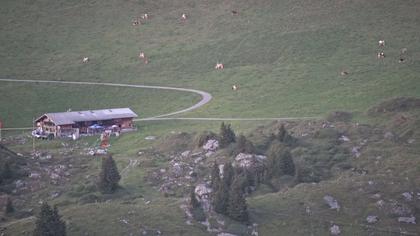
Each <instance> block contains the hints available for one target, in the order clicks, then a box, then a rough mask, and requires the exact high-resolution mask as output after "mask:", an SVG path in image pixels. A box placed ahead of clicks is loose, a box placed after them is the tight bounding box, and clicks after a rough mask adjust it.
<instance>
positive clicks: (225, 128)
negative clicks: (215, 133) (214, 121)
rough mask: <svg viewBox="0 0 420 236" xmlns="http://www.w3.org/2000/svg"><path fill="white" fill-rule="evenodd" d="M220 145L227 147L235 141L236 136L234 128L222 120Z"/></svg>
mask: <svg viewBox="0 0 420 236" xmlns="http://www.w3.org/2000/svg"><path fill="white" fill-rule="evenodd" d="M219 136H220V137H219V139H220V140H219V145H220V147H221V148H225V147H227V146H228V145H229V144H231V143H234V142H235V139H236V136H235V133H234V132H233V130H232V128H231V127H230V124H229V125H225V123H224V122H222V124H221V126H220V133H219Z"/></svg>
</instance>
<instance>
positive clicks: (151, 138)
mask: <svg viewBox="0 0 420 236" xmlns="http://www.w3.org/2000/svg"><path fill="white" fill-rule="evenodd" d="M144 139H146V140H155V139H156V136H147V137H145V138H144Z"/></svg>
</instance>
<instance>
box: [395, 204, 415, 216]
mask: <svg viewBox="0 0 420 236" xmlns="http://www.w3.org/2000/svg"><path fill="white" fill-rule="evenodd" d="M391 214H393V215H396V216H406V215H411V214H412V210H411V208H410V207H409V206H407V205H406V204H403V203H398V202H392V203H391Z"/></svg>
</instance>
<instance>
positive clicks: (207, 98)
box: [0, 79, 213, 120]
mask: <svg viewBox="0 0 420 236" xmlns="http://www.w3.org/2000/svg"><path fill="white" fill-rule="evenodd" d="M0 81H4V82H18V83H19V82H20V83H50V84H76V85H100V86H111V87H126V88H146V89H164V90H175V91H181V92H190V93H196V94H198V95H200V96H201V100H200V101H199V102H198V103H196V104H194V105H193V106H191V107H188V108H185V109H183V110H179V111H175V112H171V113H166V114H163V115H158V116H153V117H148V118H142V119H138V120H153V119H154V118H160V117H166V116H173V115H177V114H180V113H184V112H188V111H192V110H195V109H197V108H199V107H201V106H203V105H205V104H206V103H208V102H210V100H211V99H212V98H213V97H212V96H211V94H210V93H208V92H204V91H201V90H196V89H187V88H176V87H166V86H152V85H138V84H120V83H100V82H83V81H58V80H28V79H25V80H23V79H22V80H20V79H19V80H18V79H0Z"/></svg>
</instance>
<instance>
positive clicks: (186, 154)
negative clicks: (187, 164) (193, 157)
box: [181, 150, 191, 157]
mask: <svg viewBox="0 0 420 236" xmlns="http://www.w3.org/2000/svg"><path fill="white" fill-rule="evenodd" d="M190 153H191V151H188V150H187V151H185V152H183V153H181V156H182V157H188V156H189V155H190Z"/></svg>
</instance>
